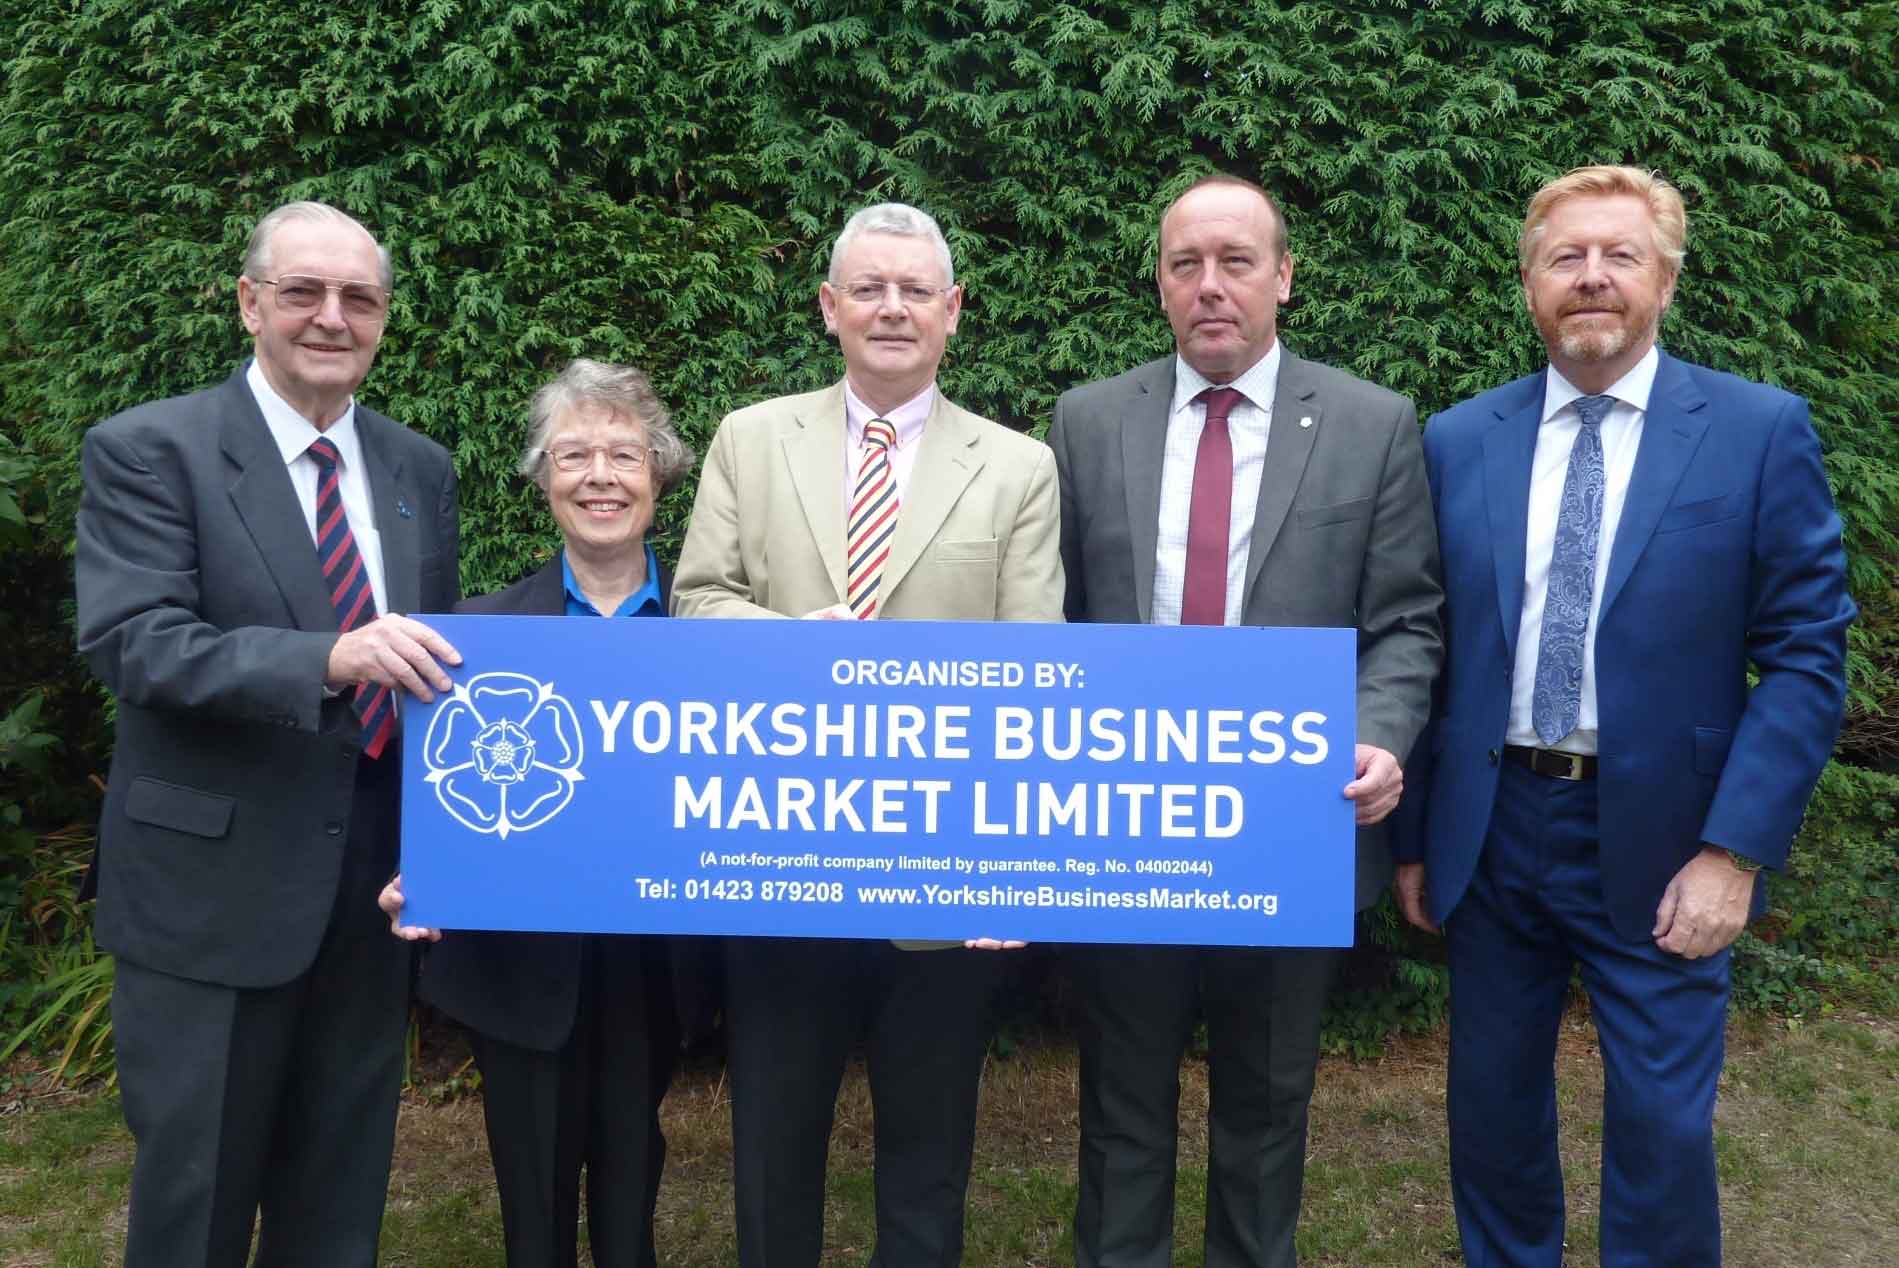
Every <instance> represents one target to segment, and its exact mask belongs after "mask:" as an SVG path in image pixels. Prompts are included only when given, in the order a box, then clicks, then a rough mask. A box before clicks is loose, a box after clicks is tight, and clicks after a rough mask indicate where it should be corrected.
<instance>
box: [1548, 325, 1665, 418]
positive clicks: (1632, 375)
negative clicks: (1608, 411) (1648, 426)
mask: <svg viewBox="0 0 1899 1268" xmlns="http://www.w3.org/2000/svg"><path fill="white" fill-rule="evenodd" d="M1661 365H1662V353H1661V349H1659V348H1657V347H1656V346H1655V345H1654V344H1650V345H1649V349H1648V352H1647V353H1646V354H1644V355H1643V357H1642V359H1641V360H1640V361H1637V362H1636V363H1635V364H1634V365H1632V366H1630V367H1629V372H1628V373H1627V374H1625V375H1623V376H1622V377H1621V378H1619V379H1617V380H1616V381H1615V382H1614V383H1611V384H1610V385H1609V387H1608V390H1607V391H1605V392H1603V393H1602V395H1604V396H1613V397H1614V398H1615V399H1616V400H1618V401H1621V402H1622V403H1623V404H1624V405H1628V406H1630V407H1632V408H1633V409H1634V410H1635V411H1636V412H1637V413H1640V414H1647V413H1648V397H1649V393H1650V392H1651V391H1653V390H1654V387H1655V372H1656V371H1657V370H1659V369H1661ZM1588 395H1589V393H1587V392H1585V391H1583V390H1582V389H1581V388H1579V387H1577V386H1576V385H1575V384H1574V383H1571V382H1570V381H1569V380H1568V379H1566V378H1564V377H1563V373H1562V371H1561V370H1558V369H1557V368H1556V367H1555V366H1551V367H1550V372H1549V376H1548V378H1546V379H1545V380H1544V385H1543V421H1544V422H1546V423H1547V422H1549V421H1550V419H1552V418H1554V417H1556V415H1557V412H1558V411H1560V410H1561V409H1562V408H1563V407H1564V406H1566V405H1568V404H1569V403H1570V402H1571V401H1574V400H1575V399H1576V398H1577V397H1579V396H1588Z"/></svg>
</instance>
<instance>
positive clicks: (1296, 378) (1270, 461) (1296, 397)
mask: <svg viewBox="0 0 1899 1268" xmlns="http://www.w3.org/2000/svg"><path fill="white" fill-rule="evenodd" d="M1272 419H1273V421H1272V430H1271V431H1270V432H1269V433H1268V435H1267V437H1266V463H1265V465H1264V466H1263V467H1262V468H1261V469H1260V474H1259V501H1258V503H1257V505H1256V506H1255V507H1254V510H1253V540H1252V544H1251V545H1250V546H1248V547H1247V552H1246V588H1245V590H1244V592H1243V593H1244V602H1243V603H1242V606H1241V608H1240V610H1241V611H1242V612H1244V611H1246V607H1245V604H1246V603H1250V602H1251V601H1252V598H1253V586H1254V585H1255V584H1256V583H1257V582H1258V581H1259V573H1260V569H1261V568H1263V567H1265V566H1266V556H1267V555H1269V554H1271V553H1272V549H1273V543H1274V542H1275V541H1277V540H1279V530H1280V529H1281V528H1282V527H1284V525H1285V523H1286V514H1287V512H1288V511H1290V510H1291V509H1292V499H1293V495H1294V494H1296V493H1298V492H1299V481H1300V480H1302V479H1304V478H1305V474H1306V463H1307V462H1308V461H1309V460H1310V459H1311V457H1312V445H1313V442H1314V441H1316V440H1317V439H1318V435H1319V432H1320V430H1321V429H1322V428H1323V427H1324V425H1325V406H1324V405H1323V404H1322V403H1321V402H1320V401H1319V399H1318V385H1317V384H1316V383H1315V382H1313V379H1312V376H1311V375H1310V374H1308V373H1307V372H1306V362H1305V361H1303V360H1301V359H1300V358H1298V357H1296V356H1294V355H1293V354H1292V350H1291V349H1285V350H1283V351H1282V353H1281V356H1280V362H1279V383H1278V385H1277V386H1276V387H1275V388H1274V389H1273V414H1272ZM1308 419H1310V420H1311V423H1310V425H1308V424H1307V421H1306V420H1308Z"/></svg>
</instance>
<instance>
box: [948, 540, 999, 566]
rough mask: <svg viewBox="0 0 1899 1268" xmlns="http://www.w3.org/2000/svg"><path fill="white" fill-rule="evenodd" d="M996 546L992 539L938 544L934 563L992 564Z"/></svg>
mask: <svg viewBox="0 0 1899 1268" xmlns="http://www.w3.org/2000/svg"><path fill="white" fill-rule="evenodd" d="M996 544H997V543H996V539H995V538H993V537H976V538H971V539H969V540H967V541H960V542H949V541H943V542H938V543H937V544H936V561H937V562H938V563H940V564H993V563H995V562H996Z"/></svg>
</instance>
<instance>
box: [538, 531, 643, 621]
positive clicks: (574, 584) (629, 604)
mask: <svg viewBox="0 0 1899 1268" xmlns="http://www.w3.org/2000/svg"><path fill="white" fill-rule="evenodd" d="M560 583H561V587H562V589H563V590H565V591H566V597H567V614H568V615H569V616H573V615H576V614H584V615H587V616H599V615H601V613H600V609H599V608H596V607H595V606H594V605H593V600H591V599H589V598H588V597H587V596H586V595H585V594H583V593H581V590H580V583H579V582H578V581H576V580H574V566H573V565H572V564H571V563H569V562H568V561H567V550H566V548H565V547H562V548H561V552H560ZM647 608H652V609H653V610H654V611H656V612H657V611H658V610H659V557H658V556H657V555H655V554H654V553H653V544H652V543H651V542H647V543H646V581H645V583H644V584H642V585H641V586H640V588H639V589H637V590H635V591H634V592H633V593H632V594H629V595H627V596H626V598H625V599H624V600H623V601H622V602H621V604H620V606H619V607H617V608H615V609H614V610H613V615H615V616H638V615H640V614H641V613H642V612H644V611H645V610H646V609H647Z"/></svg>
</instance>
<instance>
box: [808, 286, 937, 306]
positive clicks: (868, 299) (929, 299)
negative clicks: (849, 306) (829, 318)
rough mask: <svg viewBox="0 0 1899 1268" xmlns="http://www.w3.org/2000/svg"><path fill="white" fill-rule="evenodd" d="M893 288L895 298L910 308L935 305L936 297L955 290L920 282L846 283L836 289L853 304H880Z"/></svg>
mask: <svg viewBox="0 0 1899 1268" xmlns="http://www.w3.org/2000/svg"><path fill="white" fill-rule="evenodd" d="M893 286H894V287H896V288H897V298H898V299H900V300H902V301H903V302H904V303H905V304H907V305H909V306H910V307H912V308H920V307H922V306H923V305H924V304H931V303H935V302H936V297H937V296H938V295H943V294H947V293H948V292H950V291H953V290H955V289H956V288H955V287H954V286H925V285H924V284H923V283H921V282H846V283H844V284H843V285H842V286H840V287H838V288H837V289H838V290H840V291H842V292H843V293H844V297H845V298H846V299H848V300H850V301H851V303H853V304H881V303H883V302H884V296H886V295H888V294H889V293H890V288H891V287H893Z"/></svg>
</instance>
